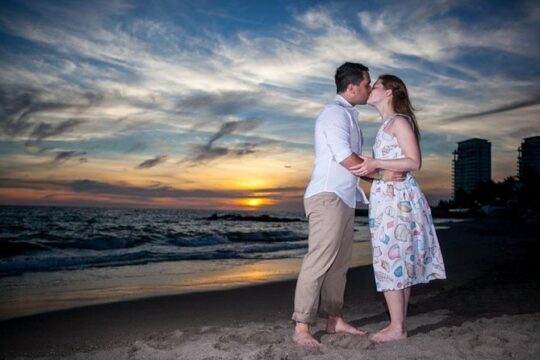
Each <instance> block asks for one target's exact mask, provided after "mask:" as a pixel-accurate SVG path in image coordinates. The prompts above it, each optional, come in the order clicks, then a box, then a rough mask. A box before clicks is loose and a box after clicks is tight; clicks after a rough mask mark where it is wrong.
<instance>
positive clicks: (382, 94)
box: [367, 80, 389, 106]
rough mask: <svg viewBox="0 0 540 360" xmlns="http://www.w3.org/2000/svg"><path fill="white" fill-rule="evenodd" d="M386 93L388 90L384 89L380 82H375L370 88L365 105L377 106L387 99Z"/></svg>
mask: <svg viewBox="0 0 540 360" xmlns="http://www.w3.org/2000/svg"><path fill="white" fill-rule="evenodd" d="M388 91H389V90H386V89H385V88H384V86H383V84H382V82H381V80H377V81H375V84H373V87H372V88H371V93H370V94H369V98H368V100H367V104H368V105H372V106H373V105H377V104H379V103H380V102H381V101H383V100H384V99H386V98H387V97H388V95H389V93H388Z"/></svg>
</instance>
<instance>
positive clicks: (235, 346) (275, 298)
mask: <svg viewBox="0 0 540 360" xmlns="http://www.w3.org/2000/svg"><path fill="white" fill-rule="evenodd" d="M535 229H536V226H535V225H528V226H525V225H517V224H514V223H512V222H510V221H508V222H506V221H504V220H502V221H501V220H480V221H476V220H472V221H468V222H463V223H453V224H450V226H449V227H448V228H447V229H443V230H440V231H439V233H438V234H439V238H440V243H441V247H442V249H443V255H444V257H445V262H446V267H447V275H448V280H445V281H436V282H433V283H431V284H429V285H421V286H417V287H414V288H413V295H412V299H411V307H410V316H409V324H408V325H409V338H408V339H406V340H403V341H399V342H395V343H388V344H382V345H374V344H372V343H371V342H370V341H369V339H368V338H367V337H352V336H347V335H327V334H325V333H324V325H325V322H324V320H323V319H320V321H319V322H318V323H317V324H316V325H315V327H314V331H315V333H316V337H317V338H319V339H320V340H321V342H322V344H323V346H322V347H321V348H319V349H302V348H298V347H296V346H294V345H293V344H292V342H291V340H290V335H291V330H292V322H291V321H290V315H291V312H292V306H293V303H292V302H293V293H294V286H295V281H294V280H292V281H291V280H288V281H281V282H275V283H270V284H264V285H257V286H250V287H242V288H237V289H229V290H224V291H212V292H200V293H193V294H183V295H175V296H163V297H154V298H147V299H142V300H134V301H126V302H117V303H111V304H104V305H96V306H87V307H81V308H75V309H69V310H62V311H56V312H50V313H45V314H40V315H34V316H28V317H22V318H16V319H11V320H6V321H2V322H0V358H3V359H59V358H60V359H190V360H196V359H207V360H210V359H216V360H217V359H535V358H538V357H539V356H540V281H539V280H538V278H537V276H536V275H535V274H536V267H537V264H536V259H535V258H536V257H537V256H538V255H537V254H538V253H539V250H540V246H539V245H540V243H539V242H538V239H537V235H536V234H535V231H534V230H535ZM344 315H345V317H346V319H348V320H349V321H351V322H352V323H353V324H354V325H356V326H360V327H363V328H365V329H367V330H369V331H370V332H376V331H377V330H378V329H380V328H382V327H383V326H384V324H385V322H386V321H387V319H388V318H387V314H386V309H385V307H384V303H383V301H382V297H381V296H380V295H379V294H377V293H376V292H375V289H374V283H373V273H372V270H371V266H359V267H356V268H352V269H351V270H350V271H349V274H348V283H347V291H346V298H345V308H344Z"/></svg>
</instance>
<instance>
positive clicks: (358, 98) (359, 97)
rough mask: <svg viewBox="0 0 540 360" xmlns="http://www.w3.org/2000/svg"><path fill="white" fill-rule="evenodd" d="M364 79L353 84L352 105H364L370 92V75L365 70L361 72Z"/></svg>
mask: <svg viewBox="0 0 540 360" xmlns="http://www.w3.org/2000/svg"><path fill="white" fill-rule="evenodd" d="M363 74H364V79H363V80H362V81H361V82H360V84H358V85H353V86H354V88H353V91H354V100H355V104H354V105H365V104H366V102H367V99H368V97H369V93H370V92H371V85H370V84H371V77H370V76H369V73H368V72H367V71H364V72H363Z"/></svg>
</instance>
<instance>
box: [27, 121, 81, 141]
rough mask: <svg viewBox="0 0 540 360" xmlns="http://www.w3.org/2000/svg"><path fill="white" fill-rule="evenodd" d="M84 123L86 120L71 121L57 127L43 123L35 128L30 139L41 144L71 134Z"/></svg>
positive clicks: (63, 122) (61, 123)
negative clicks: (52, 138)
mask: <svg viewBox="0 0 540 360" xmlns="http://www.w3.org/2000/svg"><path fill="white" fill-rule="evenodd" d="M84 122H85V120H83V119H69V120H66V121H62V122H60V123H59V124H56V125H53V124H49V123H45V122H41V123H38V124H37V125H36V126H35V127H34V129H33V130H32V133H31V134H30V138H32V139H33V140H34V141H37V142H40V141H42V140H44V139H47V138H51V137H54V136H57V135H61V134H63V133H66V132H69V131H71V130H72V129H74V128H76V127H77V126H79V125H81V124H83V123H84Z"/></svg>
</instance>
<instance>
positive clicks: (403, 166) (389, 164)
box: [350, 116, 422, 176]
mask: <svg viewBox="0 0 540 360" xmlns="http://www.w3.org/2000/svg"><path fill="white" fill-rule="evenodd" d="M389 130H390V133H391V135H393V136H395V137H396V139H397V142H398V144H399V146H400V147H401V151H402V153H403V158H401V159H394V160H381V159H372V158H369V157H365V156H360V157H361V158H362V159H364V162H363V163H362V164H360V165H357V166H355V167H353V168H351V169H350V170H351V172H352V173H353V174H355V175H357V176H366V175H367V174H370V173H373V171H375V170H376V169H383V170H391V171H397V172H407V171H416V170H419V169H420V167H421V166H422V157H421V155H420V147H419V146H418V142H417V141H416V136H415V134H414V131H413V129H412V127H411V125H410V123H409V121H407V119H405V118H403V117H401V116H398V117H396V119H395V120H394V122H393V124H392V125H391V127H390V129H389Z"/></svg>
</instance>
